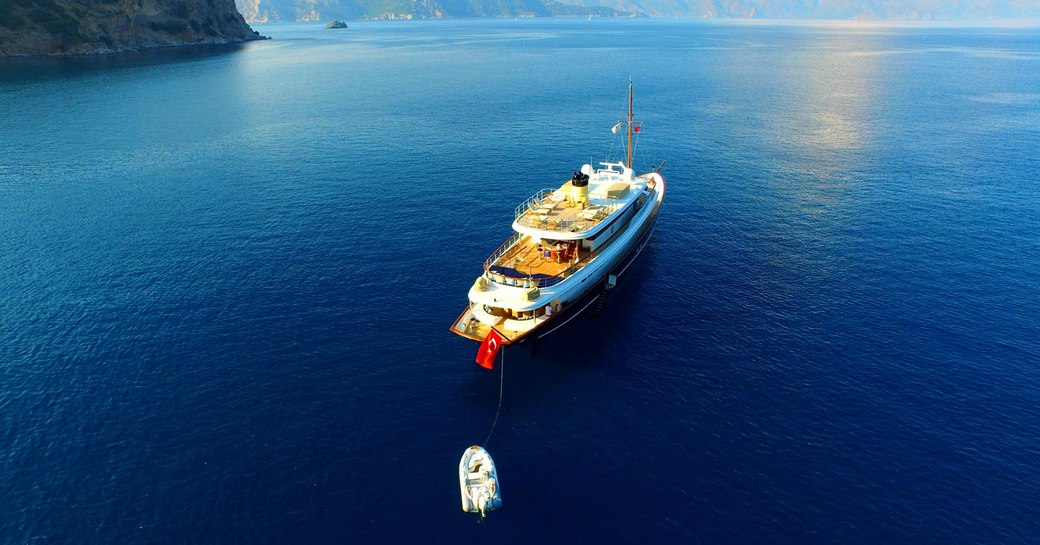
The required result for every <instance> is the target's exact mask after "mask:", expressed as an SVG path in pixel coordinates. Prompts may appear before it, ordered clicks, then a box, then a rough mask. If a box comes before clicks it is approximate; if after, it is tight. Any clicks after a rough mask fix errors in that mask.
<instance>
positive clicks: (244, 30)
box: [0, 0, 262, 56]
mask: <svg viewBox="0 0 1040 545" xmlns="http://www.w3.org/2000/svg"><path fill="white" fill-rule="evenodd" d="M261 38H262V37H261V36H260V35H259V34H258V33H256V32H255V31H254V30H253V29H251V28H249V25H248V24H246V22H245V19H243V18H242V15H241V14H240V13H239V12H238V10H237V9H235V2H234V0H0V56H22V55H96V54H105V53H118V52H122V51H137V50H141V49H147V48H152V47H170V46H179V45H197V44H223V43H235V42H244V41H249V40H258V39H261Z"/></svg>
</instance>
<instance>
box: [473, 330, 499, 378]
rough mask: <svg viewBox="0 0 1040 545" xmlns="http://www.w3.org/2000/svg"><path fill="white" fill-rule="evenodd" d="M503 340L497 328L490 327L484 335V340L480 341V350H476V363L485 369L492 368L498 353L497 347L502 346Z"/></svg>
mask: <svg viewBox="0 0 1040 545" xmlns="http://www.w3.org/2000/svg"><path fill="white" fill-rule="evenodd" d="M504 340H505V339H503V338H502V335H500V334H499V333H498V330H496V329H495V328H491V331H489V332H488V334H487V337H484V342H482V343H480V350H477V365H479V366H481V367H483V368H485V369H494V368H495V356H497V355H498V349H499V348H502V341H504Z"/></svg>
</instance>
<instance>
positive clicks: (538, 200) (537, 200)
mask: <svg viewBox="0 0 1040 545" xmlns="http://www.w3.org/2000/svg"><path fill="white" fill-rule="evenodd" d="M556 191H559V188H552V187H547V188H545V189H542V190H540V191H538V193H535V194H534V195H531V196H530V197H528V198H527V200H525V201H524V202H522V203H520V206H517V207H516V210H515V214H514V215H513V220H518V219H520V216H523V215H524V214H526V213H527V211H528V210H529V209H530V208H531V207H532V205H533V206H534V207H535V208H540V207H541V206H542V205H543V204H544V203H543V202H542V200H543V199H545V196H546V195H548V194H550V193H553V192H556Z"/></svg>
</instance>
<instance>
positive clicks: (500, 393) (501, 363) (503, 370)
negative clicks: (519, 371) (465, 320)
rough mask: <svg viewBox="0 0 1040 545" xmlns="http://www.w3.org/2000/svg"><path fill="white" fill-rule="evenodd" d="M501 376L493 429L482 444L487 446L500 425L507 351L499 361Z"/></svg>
mask: <svg viewBox="0 0 1040 545" xmlns="http://www.w3.org/2000/svg"><path fill="white" fill-rule="evenodd" d="M498 366H499V369H498V370H499V378H498V409H497V410H495V421H494V422H492V423H491V431H489V432H488V434H487V438H485V439H484V443H483V444H481V445H480V446H482V447H486V446H487V444H488V441H490V440H491V434H493V433H495V426H497V425H498V414H499V413H501V412H502V391H503V387H504V386H505V382H506V351H505V350H503V351H502V358H501V360H500V361H499V364H498Z"/></svg>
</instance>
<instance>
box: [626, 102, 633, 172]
mask: <svg viewBox="0 0 1040 545" xmlns="http://www.w3.org/2000/svg"><path fill="white" fill-rule="evenodd" d="M626 164H627V165H628V168H632V82H631V81H630V82H628V161H627V163H626Z"/></svg>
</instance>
